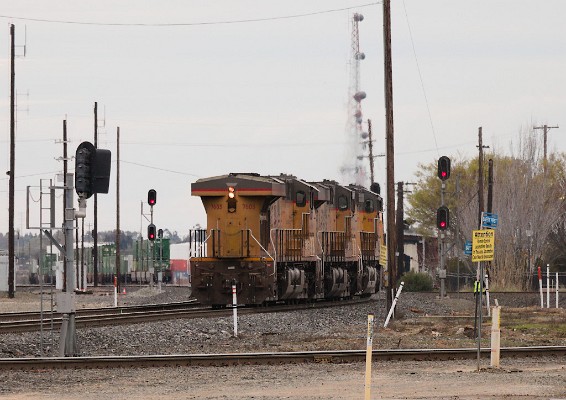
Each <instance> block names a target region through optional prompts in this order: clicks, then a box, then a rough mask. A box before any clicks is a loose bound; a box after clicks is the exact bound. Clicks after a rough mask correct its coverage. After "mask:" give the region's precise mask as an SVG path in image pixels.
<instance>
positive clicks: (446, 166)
mask: <svg viewBox="0 0 566 400" xmlns="http://www.w3.org/2000/svg"><path fill="white" fill-rule="evenodd" d="M438 177H439V178H440V179H441V180H442V181H445V180H447V179H448V178H450V158H448V157H446V156H442V157H440V158H439V159H438Z"/></svg>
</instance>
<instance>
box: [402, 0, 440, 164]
mask: <svg viewBox="0 0 566 400" xmlns="http://www.w3.org/2000/svg"><path fill="white" fill-rule="evenodd" d="M403 8H404V9H405V18H406V20H407V27H408V28H409V37H410V38H411V45H412V47H413V55H414V56H415V63H416V64H417V71H418V72H419V79H420V81H421V88H422V90H423V96H424V100H425V104H426V110H427V112H428V120H429V121H430V128H431V130H432V137H433V138H434V144H435V146H436V150H437V151H436V152H437V153H438V155H440V153H439V152H438V142H437V141H436V132H435V130H434V124H433V122H432V115H431V113H430V106H429V104H428V98H427V96H426V90H425V86H424V82H423V75H422V73H421V67H420V65H419V59H418V58H417V51H416V50H415V41H414V40H413V31H412V30H411V24H410V23H409V15H408V14H407V6H406V5H405V0H403Z"/></svg>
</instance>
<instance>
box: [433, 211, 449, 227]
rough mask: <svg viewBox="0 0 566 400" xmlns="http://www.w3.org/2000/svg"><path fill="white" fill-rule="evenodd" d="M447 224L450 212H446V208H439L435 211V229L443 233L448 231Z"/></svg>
mask: <svg viewBox="0 0 566 400" xmlns="http://www.w3.org/2000/svg"><path fill="white" fill-rule="evenodd" d="M449 223H450V211H449V210H448V207H446V206H442V207H439V208H438V210H436V227H437V228H438V229H439V230H441V231H445V230H446V229H448V224H449Z"/></svg>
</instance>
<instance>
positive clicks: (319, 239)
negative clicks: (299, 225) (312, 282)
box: [316, 231, 325, 278]
mask: <svg viewBox="0 0 566 400" xmlns="http://www.w3.org/2000/svg"><path fill="white" fill-rule="evenodd" d="M317 233H318V235H316V240H317V241H318V245H319V246H320V250H321V251H322V259H321V262H322V276H323V278H324V258H325V257H324V246H323V245H322V240H321V239H322V231H319V232H317Z"/></svg>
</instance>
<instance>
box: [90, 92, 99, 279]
mask: <svg viewBox="0 0 566 400" xmlns="http://www.w3.org/2000/svg"><path fill="white" fill-rule="evenodd" d="M94 148H95V149H96V148H98V103H97V102H96V101H95V102H94ZM97 200H98V198H97V194H96V193H95V194H94V207H93V208H94V228H93V230H92V232H91V234H92V239H93V247H92V263H93V272H94V287H98V218H97V217H98V201H97Z"/></svg>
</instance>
